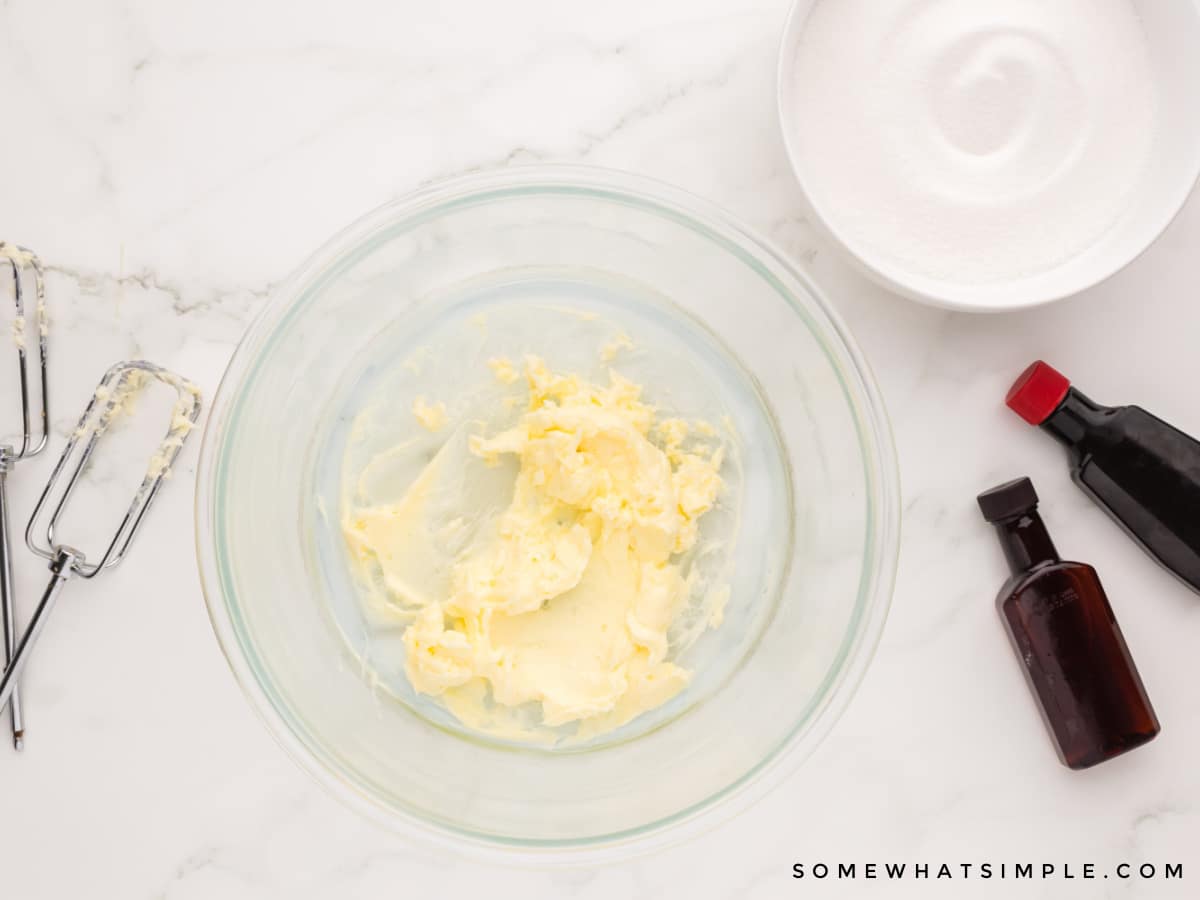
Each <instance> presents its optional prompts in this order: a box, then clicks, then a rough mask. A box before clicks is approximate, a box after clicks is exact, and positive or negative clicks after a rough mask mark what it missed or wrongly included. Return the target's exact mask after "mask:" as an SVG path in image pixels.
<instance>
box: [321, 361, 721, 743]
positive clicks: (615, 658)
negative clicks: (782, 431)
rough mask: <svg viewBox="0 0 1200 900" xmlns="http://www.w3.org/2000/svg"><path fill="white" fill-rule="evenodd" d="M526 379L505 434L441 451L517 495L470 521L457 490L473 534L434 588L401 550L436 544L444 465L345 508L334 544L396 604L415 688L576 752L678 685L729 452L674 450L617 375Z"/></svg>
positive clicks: (670, 423) (480, 721)
mask: <svg viewBox="0 0 1200 900" xmlns="http://www.w3.org/2000/svg"><path fill="white" fill-rule="evenodd" d="M497 362H498V361H497V360H493V361H491V362H490V363H489V364H490V365H491V367H492V369H493V371H494V372H495V373H496V375H497V377H498V378H500V380H501V381H504V380H505V379H504V378H503V377H501V373H507V371H508V370H507V369H506V368H505V367H504V366H498V365H497ZM504 362H507V361H504ZM509 365H511V364H509ZM524 376H525V380H526V384H527V386H528V401H527V403H526V405H525V409H524V411H523V412H522V413H521V414H520V416H519V417H518V418H517V420H516V422H515V423H514V424H512V425H511V427H508V428H506V429H504V430H501V431H499V432H496V433H493V434H491V435H483V434H473V435H470V436H469V437H461V438H459V437H455V438H452V440H464V441H465V450H463V451H462V452H461V453H460V455H459V457H458V458H456V459H454V462H453V465H454V466H457V467H458V468H462V469H464V471H466V470H469V469H470V467H472V466H475V467H477V468H478V470H479V471H489V468H488V467H489V466H490V467H493V468H492V469H491V470H490V471H493V472H496V473H497V475H496V476H492V477H505V478H506V479H507V480H508V482H509V483H511V494H510V493H508V492H507V490H506V491H505V492H504V493H503V495H502V496H503V500H502V501H498V503H497V508H496V509H495V510H494V511H492V513H491V514H489V515H485V514H484V513H482V512H481V511H479V510H477V509H473V508H472V503H473V502H474V503H479V502H480V501H479V500H478V499H477V498H478V496H479V495H480V494H481V493H482V492H480V491H478V490H463V491H462V497H461V501H459V505H461V506H463V507H465V508H463V509H456V510H454V511H453V513H452V516H453V517H461V518H460V519H456V520H460V521H467V522H471V523H473V524H472V527H471V529H469V530H470V533H471V535H472V537H471V539H470V540H465V539H464V540H461V541H459V542H458V543H457V544H456V545H455V548H454V552H453V553H452V555H451V557H450V558H449V560H448V562H447V563H446V564H445V565H443V564H441V563H440V562H439V563H438V565H437V567H436V568H437V573H436V577H433V575H434V573H430V572H425V571H418V570H419V569H421V568H422V567H430V566H432V565H433V564H432V562H431V559H432V558H433V556H434V555H435V554H433V553H432V551H429V552H427V551H420V552H412V550H413V548H412V542H413V540H414V537H416V536H419V535H429V534H431V533H433V532H432V531H431V529H430V528H429V527H428V526H427V525H426V524H425V523H426V522H427V519H428V508H429V503H430V502H431V501H432V499H433V498H435V497H436V498H441V501H444V497H445V490H444V489H443V488H442V487H440V485H442V484H443V483H444V482H445V481H446V478H447V476H448V475H449V474H450V473H449V472H448V471H447V466H448V465H451V457H447V456H446V455H445V454H439V457H438V458H436V459H435V460H434V461H433V462H432V463H430V464H429V465H430V469H428V470H427V471H426V472H425V473H423V474H422V475H421V476H420V477H418V478H417V479H416V481H414V482H413V483H412V485H411V486H410V488H409V489H408V494H407V495H406V496H405V497H403V498H401V499H400V500H399V501H398V502H396V503H394V504H390V505H380V506H366V505H361V506H357V507H354V506H353V505H351V508H349V509H347V510H346V514H345V517H344V521H343V531H344V534H345V537H346V540H347V543H348V545H349V546H350V547H351V548H352V550H353V551H354V552H353V554H352V557H353V559H354V560H355V562H356V563H357V564H358V565H359V566H365V567H372V566H373V567H377V568H378V570H381V571H382V573H383V578H384V581H385V583H386V584H387V585H389V589H388V590H389V593H394V594H395V597H394V607H393V609H392V611H393V613H394V614H395V616H396V617H398V618H400V619H401V620H402V621H406V622H407V623H408V624H407V627H406V629H405V631H404V633H403V644H404V647H405V650H406V654H407V657H406V660H405V674H406V676H407V678H408V680H409V682H410V683H411V684H412V686H413V688H414V689H415V690H417V691H418V692H420V693H423V694H429V695H432V696H436V697H440V698H441V699H442V701H443V703H444V704H445V706H446V708H447V709H449V710H450V712H451V713H453V714H454V715H455V716H456V717H457V718H458V719H460V720H461V721H462V722H463V723H464V724H466V725H467V726H469V727H472V728H475V729H477V730H480V731H484V732H490V733H494V734H501V735H504V736H506V737H516V738H518V739H522V740H539V741H546V740H556V739H560V738H562V737H569V738H571V739H575V740H582V739H587V738H589V737H592V736H594V735H598V734H602V733H604V732H606V731H610V730H612V729H615V728H618V727H620V726H621V725H623V724H625V723H626V722H628V721H630V720H631V719H633V718H634V717H636V716H638V715H640V714H641V713H643V712H646V711H648V710H650V709H653V708H655V707H657V706H659V705H661V704H663V703H665V702H666V701H667V700H669V699H670V698H671V697H673V696H675V695H676V694H677V693H678V692H679V691H680V690H682V688H683V687H684V686H685V685H686V684H687V682H688V679H689V677H690V673H689V672H688V671H687V670H686V669H684V668H682V667H680V666H679V665H678V664H677V663H675V662H673V661H672V660H671V659H669V656H670V651H671V647H670V641H669V638H668V633H669V631H670V628H671V626H672V624H673V623H674V622H675V620H676V617H677V616H678V614H679V613H680V612H681V611H682V610H683V609H684V608H685V607H686V606H687V605H688V604H689V602H690V601H692V600H693V598H692V597H691V596H690V592H691V583H690V581H689V579H688V577H687V574H686V571H687V565H686V564H687V561H688V560H689V558H690V556H689V554H690V553H691V551H692V550H693V548H694V547H695V545H696V543H697V538H698V528H699V520H700V519H701V518H702V517H703V516H704V515H705V513H707V512H708V511H709V510H710V509H712V507H713V505H714V504H715V503H716V500H717V497H718V495H719V494H720V492H721V490H722V485H723V482H722V478H721V475H720V469H721V466H722V461H723V453H722V450H721V449H720V448H717V449H715V450H712V449H701V448H691V449H687V448H685V447H684V446H683V439H684V438H685V437H686V436H687V434H688V426H687V424H686V423H685V422H683V421H682V420H678V419H674V420H672V419H668V420H664V421H662V422H659V421H657V419H656V414H655V410H654V408H653V407H651V406H650V405H648V404H646V403H645V402H644V401H643V400H642V398H641V394H642V389H641V387H640V386H638V385H637V384H634V383H633V382H631V381H629V380H627V379H625V378H623V377H621V376H620V375H619V374H617V373H615V372H610V373H609V383H608V384H607V385H604V386H599V385H595V384H591V383H589V382H587V381H585V380H584V379H582V378H581V377H580V376H578V375H572V374H560V373H555V372H552V371H551V370H550V369H549V368H548V367H547V366H546V364H545V363H544V362H543V361H542V360H541V359H539V358H537V357H527V358H526V360H525V363H524ZM414 412H416V409H415V408H414ZM460 431H461V429H460ZM651 435H656V436H658V438H659V440H660V441H661V443H660V444H656V443H655V442H653V441H652V440H651ZM448 446H449V444H448ZM502 463H503V464H504V465H505V466H507V468H504V467H502V466H501V464H502ZM435 467H436V471H435ZM505 473H509V474H505ZM456 474H457V473H456ZM469 478H470V476H469V474H465V475H463V481H464V483H466V482H467V481H469ZM493 493H495V492H493ZM423 517H424V518H423ZM463 533H466V532H463ZM422 540H427V538H422ZM397 591H398V593H397ZM722 605H723V604H722ZM720 620H721V616H720V613H717V614H716V615H714V616H712V617H711V619H710V622H709V625H710V627H715V626H716V625H718V624H719V623H720ZM563 726H567V727H568V728H569V730H568V731H567V732H564V731H561V730H559V729H561V728H563Z"/></svg>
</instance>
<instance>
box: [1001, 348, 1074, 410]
mask: <svg viewBox="0 0 1200 900" xmlns="http://www.w3.org/2000/svg"><path fill="white" fill-rule="evenodd" d="M1070 387H1071V382H1069V381H1067V379H1066V376H1064V375H1063V374H1062V373H1061V372H1059V371H1058V370H1057V369H1055V368H1053V367H1052V366H1048V365H1046V363H1044V362H1042V361H1041V360H1040V359H1039V360H1038V361H1037V362H1035V363H1034V364H1033V365H1032V366H1030V367H1029V368H1028V369H1026V370H1025V371H1024V372H1022V373H1021V376H1020V377H1019V378H1018V379H1017V380H1016V381H1015V382H1013V386H1012V387H1011V388H1009V390H1008V396H1007V397H1005V398H1004V402H1005V403H1007V404H1008V408H1009V409H1011V410H1012V411H1013V412H1015V413H1016V414H1017V415H1018V416H1020V417H1021V418H1022V419H1024V420H1025V421H1026V422H1028V423H1029V424H1030V425H1041V424H1042V423H1043V422H1045V421H1046V419H1048V418H1049V417H1050V414H1051V413H1052V412H1054V410H1056V409H1058V404H1060V403H1062V402H1063V398H1064V397H1065V396H1067V390H1068V389H1069V388H1070Z"/></svg>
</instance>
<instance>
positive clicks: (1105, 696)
mask: <svg viewBox="0 0 1200 900" xmlns="http://www.w3.org/2000/svg"><path fill="white" fill-rule="evenodd" d="M978 499H979V508H980V510H981V511H982V512H983V516H984V518H985V519H987V520H988V521H989V522H991V523H992V524H993V525H995V526H996V533H997V536H998V537H999V538H1000V545H1001V546H1002V547H1003V548H1004V555H1005V557H1006V558H1007V559H1008V565H1009V568H1010V569H1011V570H1012V575H1011V576H1010V577H1009V579H1008V581H1006V582H1005V583H1004V587H1002V588H1001V589H1000V594H999V596H998V597H997V598H996V607H997V609H998V610H999V612H1000V618H1001V619H1002V620H1003V622H1004V625H1005V628H1006V630H1007V631H1008V634H1009V637H1010V638H1011V639H1012V643H1013V647H1014V648H1015V650H1016V652H1017V655H1018V656H1019V657H1020V659H1021V662H1022V667H1023V669H1024V671H1025V677H1026V680H1027V681H1028V682H1029V686H1030V688H1031V689H1032V690H1033V693H1034V696H1035V697H1036V699H1037V701H1038V706H1039V707H1040V708H1041V712H1042V718H1043V719H1044V720H1045V722H1046V725H1047V727H1048V728H1049V730H1050V734H1051V736H1052V737H1053V738H1054V744H1055V747H1056V748H1057V750H1058V756H1059V759H1061V760H1062V762H1063V764H1064V765H1067V766H1069V767H1070V768H1072V769H1086V768H1088V767H1089V766H1094V765H1096V764H1097V763H1101V762H1104V761H1105V760H1107V759H1112V758H1113V757H1114V756H1118V755H1120V754H1121V753H1124V752H1125V751H1126V750H1132V749H1133V748H1134V747H1139V746H1141V745H1142V744H1144V743H1146V742H1147V741H1149V740H1150V739H1152V738H1153V737H1154V736H1155V735H1156V734H1158V732H1159V725H1158V719H1157V718H1156V717H1155V715H1154V709H1153V708H1152V707H1151V706H1150V699H1149V698H1148V697H1147V696H1146V690H1145V688H1144V687H1143V686H1142V680H1141V678H1140V677H1139V676H1138V672H1137V667H1136V666H1134V664H1133V658H1132V657H1131V656H1130V655H1129V648H1128V647H1127V646H1126V645H1125V639H1124V638H1123V637H1122V636H1121V629H1120V627H1119V626H1118V625H1117V620H1116V619H1115V618H1114V617H1113V612H1112V607H1111V606H1110V605H1109V603H1108V597H1107V596H1106V595H1105V593H1104V588H1103V587H1101V586H1100V579H1099V578H1097V577H1096V570H1095V569H1093V568H1092V567H1091V566H1089V565H1086V564H1085V563H1077V562H1065V561H1063V560H1061V559H1059V556H1058V552H1057V551H1056V550H1055V549H1054V543H1053V542H1052V541H1051V540H1050V535H1049V534H1048V533H1047V531H1046V526H1045V525H1044V524H1043V522H1042V518H1041V516H1040V515H1038V512H1037V504H1038V498H1037V493H1036V492H1035V491H1034V489H1033V484H1032V483H1031V482H1030V480H1029V479H1028V478H1019V479H1017V480H1016V481H1010V482H1008V483H1007V484H1002V485H1000V486H999V487H995V488H992V489H991V490H990V491H985V492H984V493H982V494H980V495H979V498H978Z"/></svg>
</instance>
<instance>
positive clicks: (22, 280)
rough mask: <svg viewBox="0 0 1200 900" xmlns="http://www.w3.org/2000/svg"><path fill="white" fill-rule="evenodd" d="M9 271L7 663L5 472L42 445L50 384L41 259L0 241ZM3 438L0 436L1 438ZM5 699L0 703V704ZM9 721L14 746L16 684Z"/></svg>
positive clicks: (2, 607) (1, 598)
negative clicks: (14, 420) (15, 396)
mask: <svg viewBox="0 0 1200 900" xmlns="http://www.w3.org/2000/svg"><path fill="white" fill-rule="evenodd" d="M5 270H7V271H9V272H11V274H12V285H13V287H12V291H13V299H14V301H15V303H16V316H15V318H14V319H13V323H12V339H13V342H14V343H15V344H16V350H17V364H18V376H19V377H18V387H19V390H20V394H21V431H20V435H19V437H17V438H16V440H15V443H12V444H5V443H0V612H2V614H3V623H4V659H5V662H6V663H7V662H8V661H9V660H10V659H11V658H12V656H13V650H14V635H15V631H16V622H15V620H14V618H13V596H12V595H13V586H12V546H11V543H10V541H9V535H8V519H9V516H8V495H7V484H8V474H9V472H10V471H12V468H13V466H14V464H15V463H17V462H18V461H20V460H23V459H28V458H30V457H31V456H35V455H37V454H38V453H39V452H41V450H42V449H43V448H44V447H45V446H46V440H47V438H48V437H49V431H48V422H49V415H50V411H49V399H48V397H49V390H48V388H47V385H46V331H47V325H48V324H49V323H48V319H47V318H46V288H45V277H44V273H43V271H42V264H41V262H39V261H38V258H37V257H36V256H35V255H34V254H33V253H31V252H30V251H29V250H26V249H25V248H24V247H18V246H16V245H14V244H6V243H4V242H3V241H0V279H3V277H4V271H5ZM30 278H32V281H33V289H34V308H33V310H32V314H30V313H29V312H27V311H26V308H25V285H26V283H27V282H28V280H29V279H30ZM31 342H32V343H33V346H34V347H36V353H37V358H38V364H39V365H38V367H39V369H40V374H39V376H38V378H37V386H36V387H34V385H33V384H32V381H33V379H31V378H30V373H29V368H30V367H29V346H30V343H31ZM2 440H3V438H2V437H0V441H2ZM3 708H4V705H3V704H2V703H0V710H3ZM9 712H10V716H11V721H12V735H13V746H14V747H16V748H17V749H18V750H20V749H22V748H23V747H24V744H25V725H24V721H23V719H22V715H21V698H20V695H19V693H18V691H17V688H16V684H14V685H13V688H12V696H11V697H10V699H9Z"/></svg>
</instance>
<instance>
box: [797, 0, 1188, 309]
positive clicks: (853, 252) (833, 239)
mask: <svg viewBox="0 0 1200 900" xmlns="http://www.w3.org/2000/svg"><path fill="white" fill-rule="evenodd" d="M819 2H821V0H792V5H791V8H790V9H789V11H788V15H787V19H786V20H785V22H784V26H783V33H782V36H781V37H780V41H779V49H778V52H777V63H776V72H775V107H776V110H775V111H776V121H777V123H778V126H779V132H780V135H781V136H782V139H783V145H784V151H785V153H786V155H787V158H788V166H789V168H790V169H791V171H792V177H793V178H794V179H795V181H796V184H797V186H798V187H799V188H800V193H801V196H802V197H803V200H804V207H805V209H806V211H807V212H808V216H809V220H810V221H811V222H812V224H813V225H815V226H816V228H817V230H818V231H819V232H821V233H822V234H823V235H824V236H825V238H826V239H827V240H828V241H830V243H832V244H833V245H834V246H836V247H837V248H838V249H839V250H840V251H841V253H842V254H843V255H844V256H845V258H846V259H848V260H849V261H850V262H851V263H852V264H853V265H854V266H855V268H857V269H858V270H859V271H860V272H862V273H863V274H864V275H866V276H867V277H868V278H870V279H871V280H872V281H874V282H875V283H876V284H878V285H881V286H882V287H885V288H887V289H888V290H891V291H894V292H895V293H897V294H899V295H901V296H903V297H907V298H908V299H910V300H916V301H917V302H918V303H924V304H927V305H929V306H935V307H939V308H941V309H949V310H954V311H957V312H974V313H1006V312H1021V311H1024V310H1031V309H1037V308H1038V307H1042V306H1047V305H1049V304H1051V303H1057V302H1058V301H1060V300H1066V299H1069V298H1071V297H1076V296H1078V295H1079V294H1082V293H1083V292H1084V291H1088V290H1091V289H1092V288H1094V287H1098V286H1100V285H1102V284H1104V283H1105V282H1107V281H1110V280H1111V279H1112V278H1113V277H1114V276H1116V275H1117V274H1119V273H1120V272H1122V271H1123V270H1125V269H1126V268H1128V267H1129V266H1130V265H1132V264H1133V263H1135V262H1136V261H1137V260H1139V259H1141V258H1142V256H1144V255H1145V254H1146V252H1147V251H1148V250H1149V249H1150V248H1151V247H1153V246H1154V245H1155V244H1156V243H1157V242H1158V240H1159V238H1161V237H1162V236H1163V234H1164V233H1165V232H1166V231H1167V229H1168V228H1170V227H1171V225H1172V224H1173V223H1174V222H1175V220H1176V219H1177V218H1179V215H1180V213H1182V212H1183V210H1184V208H1185V207H1186V206H1187V202H1188V199H1189V198H1190V197H1191V195H1192V193H1193V192H1194V191H1195V190H1196V188H1197V186H1200V152H1198V153H1196V154H1195V157H1194V158H1193V160H1192V163H1191V170H1190V172H1181V173H1180V177H1179V187H1178V195H1177V196H1176V197H1175V199H1174V200H1173V201H1172V202H1171V203H1170V204H1166V205H1164V207H1163V209H1162V211H1161V212H1160V214H1159V215H1158V216H1157V220H1158V221H1157V222H1156V224H1155V227H1154V229H1153V230H1152V231H1151V232H1150V233H1149V234H1150V236H1149V237H1148V238H1147V239H1146V241H1145V242H1144V243H1143V244H1142V245H1141V246H1139V247H1137V248H1136V249H1135V250H1133V252H1131V253H1128V254H1123V255H1121V256H1113V257H1112V261H1110V262H1108V263H1106V264H1104V265H1097V266H1095V267H1093V269H1092V271H1091V274H1089V275H1088V276H1087V277H1086V278H1081V279H1080V280H1079V282H1078V284H1077V285H1076V286H1074V287H1071V288H1069V289H1068V288H1063V289H1060V290H1056V291H1051V292H1049V293H1046V294H1044V295H1039V294H1031V293H1029V292H1027V291H1026V292H1024V293H1017V290H1019V289H1020V288H1019V285H1020V282H1014V283H1013V284H1014V285H1016V286H1017V287H1016V288H1015V289H1014V293H1013V296H1014V297H1015V298H1016V299H1008V300H986V299H984V300H972V301H963V300H959V299H956V297H955V295H954V294H953V293H949V294H943V293H938V292H935V291H930V290H922V289H920V288H918V287H916V286H914V285H913V284H910V283H909V282H906V281H903V280H901V279H900V278H899V277H897V275H898V274H900V273H901V272H902V270H900V269H896V270H895V271H894V272H891V273H889V272H885V271H883V269H882V268H881V267H880V266H879V265H877V264H876V262H875V261H874V260H873V259H871V258H868V256H866V255H864V254H863V253H860V252H859V251H858V250H857V249H855V247H854V246H853V244H852V243H851V242H850V241H848V240H847V239H846V238H845V237H843V235H842V233H841V232H840V231H839V230H838V228H837V226H836V225H835V223H834V221H833V220H832V219H831V218H830V216H829V215H827V214H826V213H825V212H824V211H822V209H821V208H820V206H819V205H818V204H817V202H816V200H815V199H814V197H813V194H812V192H811V191H810V190H809V187H808V183H807V182H806V181H805V178H804V175H803V167H802V166H801V164H800V155H799V149H798V148H797V146H796V137H795V135H794V134H793V131H794V130H793V129H792V128H789V127H788V123H789V122H790V121H791V116H790V113H789V112H788V110H787V107H786V105H785V101H786V98H787V97H788V96H789V88H788V84H789V79H790V69H791V65H792V63H793V61H794V60H795V58H796V53H797V52H798V50H799V45H800V39H801V36H802V35H803V33H804V26H805V25H806V23H807V19H808V16H809V14H810V12H811V11H812V8H813V7H815V6H816V5H817V4H818V3H819ZM1190 8H1191V10H1192V12H1193V14H1195V15H1196V16H1197V19H1198V22H1200V4H1197V3H1194V2H1193V3H1191V4H1190ZM903 274H907V275H913V276H916V277H919V276H918V273H913V272H903ZM944 284H945V286H946V288H947V290H949V291H954V290H955V288H954V286H953V285H952V284H951V283H949V282H944ZM972 289H973V288H972V287H971V286H967V288H966V290H972ZM989 293H991V292H989Z"/></svg>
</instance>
